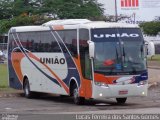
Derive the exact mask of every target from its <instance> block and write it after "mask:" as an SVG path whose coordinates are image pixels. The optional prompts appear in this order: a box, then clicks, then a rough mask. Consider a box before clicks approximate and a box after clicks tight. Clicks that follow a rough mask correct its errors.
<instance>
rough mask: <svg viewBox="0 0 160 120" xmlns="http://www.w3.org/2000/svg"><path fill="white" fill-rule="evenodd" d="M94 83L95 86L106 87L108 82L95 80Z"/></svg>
mask: <svg viewBox="0 0 160 120" xmlns="http://www.w3.org/2000/svg"><path fill="white" fill-rule="evenodd" d="M95 85H97V86H101V87H105V88H108V87H109V86H108V84H106V83H104V82H95Z"/></svg>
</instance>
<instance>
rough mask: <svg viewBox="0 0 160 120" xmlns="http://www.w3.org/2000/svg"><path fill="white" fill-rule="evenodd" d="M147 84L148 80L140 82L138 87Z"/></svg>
mask: <svg viewBox="0 0 160 120" xmlns="http://www.w3.org/2000/svg"><path fill="white" fill-rule="evenodd" d="M145 84H147V80H143V81H140V82H139V83H138V86H141V85H145Z"/></svg>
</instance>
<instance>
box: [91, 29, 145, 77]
mask: <svg viewBox="0 0 160 120" xmlns="http://www.w3.org/2000/svg"><path fill="white" fill-rule="evenodd" d="M91 39H92V41H93V42H94V43H95V58H94V70H95V73H101V74H105V75H121V74H122V75H123V74H126V75H133V74H140V73H142V72H143V71H146V57H145V50H144V40H143V36H142V33H141V30H140V29H139V28H101V29H92V31H91Z"/></svg>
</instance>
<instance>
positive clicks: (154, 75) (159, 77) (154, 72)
mask: <svg viewBox="0 0 160 120" xmlns="http://www.w3.org/2000/svg"><path fill="white" fill-rule="evenodd" d="M148 76H149V83H155V82H160V69H148Z"/></svg>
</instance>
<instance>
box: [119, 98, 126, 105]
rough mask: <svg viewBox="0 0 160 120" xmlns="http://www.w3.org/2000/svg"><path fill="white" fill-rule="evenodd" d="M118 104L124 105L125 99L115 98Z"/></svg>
mask: <svg viewBox="0 0 160 120" xmlns="http://www.w3.org/2000/svg"><path fill="white" fill-rule="evenodd" d="M116 100H117V103H118V104H125V102H126V100H127V98H116Z"/></svg>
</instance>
